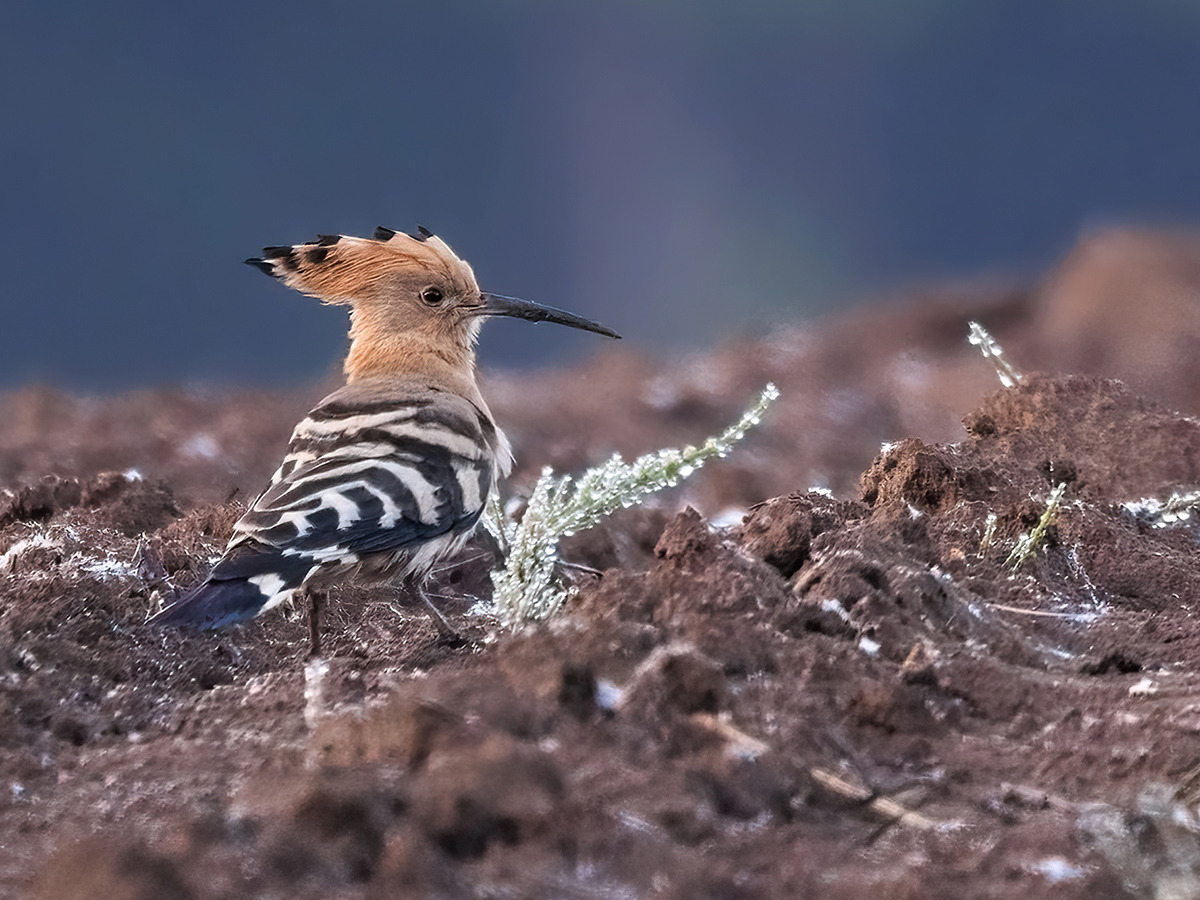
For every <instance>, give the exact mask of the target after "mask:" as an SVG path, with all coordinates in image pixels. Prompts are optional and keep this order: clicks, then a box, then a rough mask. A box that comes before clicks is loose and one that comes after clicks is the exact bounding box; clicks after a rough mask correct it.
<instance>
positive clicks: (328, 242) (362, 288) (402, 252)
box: [246, 226, 479, 304]
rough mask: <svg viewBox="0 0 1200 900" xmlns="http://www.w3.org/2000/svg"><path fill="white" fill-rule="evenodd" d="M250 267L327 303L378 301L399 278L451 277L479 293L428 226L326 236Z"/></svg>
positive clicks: (276, 250)
mask: <svg viewBox="0 0 1200 900" xmlns="http://www.w3.org/2000/svg"><path fill="white" fill-rule="evenodd" d="M262 254H263V255H262V257H253V258H251V259H248V260H246V263H247V265H251V266H254V267H255V268H257V269H260V270H261V271H263V272H265V273H266V274H268V275H270V276H271V277H272V278H275V279H277V280H279V281H282V282H283V283H284V284H286V285H287V286H288V287H290V288H295V289H296V290H298V291H301V292H303V293H305V294H310V295H312V296H314V297H317V298H318V299H320V300H321V301H323V302H325V303H336V304H344V303H354V302H357V301H362V300H370V299H372V298H374V297H377V296H378V295H379V294H380V293H381V290H382V289H386V288H387V287H388V286H389V285H391V284H394V283H395V282H396V280H397V279H406V280H407V279H419V278H420V277H422V276H424V275H428V276H432V277H433V278H435V279H437V280H444V279H448V280H449V281H450V283H452V284H453V285H455V286H456V287H457V288H459V289H460V290H461V291H462V293H463V294H469V293H478V291H479V286H478V284H477V283H476V281H475V274H474V272H473V271H472V270H471V267H470V265H468V264H467V263H466V262H465V261H464V260H462V259H460V258H459V257H458V256H457V255H456V254H455V253H454V251H453V250H451V249H450V247H449V245H448V244H446V242H445V241H443V240H442V239H441V238H439V237H437V236H436V235H435V234H433V232H431V231H429V230H428V229H427V228H424V227H421V226H418V229H417V233H416V234H405V233H404V232H402V231H393V230H392V229H390V228H384V227H383V226H380V227H379V228H376V229H375V233H374V234H372V235H371V237H369V238H360V237H351V236H349V235H338V234H322V235H318V236H317V239H316V240H315V241H310V242H308V243H305V244H294V245H292V246H290V247H264V248H263V251H262Z"/></svg>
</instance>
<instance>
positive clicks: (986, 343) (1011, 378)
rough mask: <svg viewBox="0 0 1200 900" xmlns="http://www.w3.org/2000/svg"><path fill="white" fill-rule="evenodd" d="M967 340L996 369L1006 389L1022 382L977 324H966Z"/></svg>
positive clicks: (997, 345)
mask: <svg viewBox="0 0 1200 900" xmlns="http://www.w3.org/2000/svg"><path fill="white" fill-rule="evenodd" d="M967 327H968V331H967V340H968V341H969V342H970V343H971V344H973V345H974V346H976V347H978V348H979V350H980V352H982V353H983V355H984V356H985V357H986V358H987V359H988V360H989V361H990V362H991V364H992V365H993V366H995V367H996V374H997V375H999V376H1000V383H1001V384H1002V385H1004V386H1005V387H1006V388H1010V387H1016V386H1017V385H1018V384H1020V383H1021V382H1022V380H1024V377H1025V376H1024V375H1022V374H1021V372H1020V371H1019V370H1018V369H1017V367H1016V366H1014V365H1013V364H1012V363H1010V362H1009V361H1008V360H1007V359H1006V358H1005V356H1004V349H1003V348H1002V347H1001V346H1000V345H999V344H997V343H996V339H995V338H993V337H992V336H991V335H990V334H988V332H987V329H985V328H984V327H983V326H982V325H980V324H979V323H978V322H970V323H968V326H967Z"/></svg>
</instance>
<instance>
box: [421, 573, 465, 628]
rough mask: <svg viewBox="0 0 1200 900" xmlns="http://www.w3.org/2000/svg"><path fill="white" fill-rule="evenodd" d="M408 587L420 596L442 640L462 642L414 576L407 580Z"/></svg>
mask: <svg viewBox="0 0 1200 900" xmlns="http://www.w3.org/2000/svg"><path fill="white" fill-rule="evenodd" d="M408 588H409V590H410V591H412V592H414V593H415V594H416V595H417V596H418V597H420V598H421V602H423V603H424V604H425V610H426V611H427V612H428V613H429V618H431V619H433V624H434V625H435V626H436V627H437V630H438V634H440V635H441V636H442V640H444V641H446V642H447V643H451V644H461V643H463V638H462V635H461V634H459V633H458V631H457V630H456V629H455V628H454V626H453V625H451V624H450V623H449V622H448V621H446V617H445V616H443V615H442V611H441V610H440V609H438V608H437V607H436V606H434V605H433V601H432V600H430V599H429V595H428V594H426V593H425V588H423V587H422V586H421V582H419V581H418V580H417V579H415V578H410V579H409V580H408Z"/></svg>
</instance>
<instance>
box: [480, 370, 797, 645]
mask: <svg viewBox="0 0 1200 900" xmlns="http://www.w3.org/2000/svg"><path fill="white" fill-rule="evenodd" d="M778 397H779V391H778V390H777V389H776V387H775V385H773V384H768V385H767V386H766V387H765V388H763V390H762V393H761V394H760V395H759V397H758V400H757V401H756V402H755V403H754V405H753V406H751V407H750V408H749V409H748V410H746V412H745V413H744V414H743V415H742V417H741V418H740V419H738V421H736V422H735V423H733V424H732V425H730V426H729V427H728V428H727V429H725V431H723V432H721V433H720V434H719V435H717V436H715V437H711V438H709V439H708V440H707V441H705V442H704V443H703V444H701V445H700V446H699V447H692V446H688V447H684V448H682V449H679V450H676V449H666V450H659V451H658V452H657V453H647V454H646V455H645V456H640V457H638V458H637V459H635V460H634V461H633V462H631V463H627V462H625V461H624V460H623V459H621V456H620V454H616V455H614V456H613V457H612V458H611V459H609V460H608V461H607V462H606V463H604V464H602V465H600V466H597V467H596V468H594V469H589V470H588V471H587V472H585V473H584V474H583V475H581V476H579V478H578V479H573V478H572V477H571V476H570V475H555V474H554V472H553V471H551V470H550V469H549V468H546V469H543V470H542V474H541V477H540V478H539V479H538V482H537V484H536V485H535V486H534V488H533V493H532V494H530V496H529V502H528V504H527V505H526V508H525V514H524V515H523V516H521V518H520V520H519V521H513V520H512V519H509V518H507V517H506V516H505V515H504V513H503V511H502V510H501V509H500V504H499V500H498V499H497V498H496V497H495V495H493V496H492V501H491V504H490V506H489V510H488V515H487V516H486V517H485V519H484V524H485V526H486V527H487V529H488V530H489V531H490V532H492V534H493V535H494V536H495V538H496V539H497V540H498V541H499V543H500V546H501V548H502V549H503V550H504V552H505V560H504V564H503V565H502V566H501V567H500V568H498V569H496V570H495V571H493V572H492V583H493V585H494V586H495V593H494V594H493V600H492V602H493V604H494V606H495V611H496V614H497V615H498V616H499V618H500V620H501V621H502V622H504V623H505V624H506V625H510V626H514V625H517V624H520V623H521V622H525V621H529V620H534V619H546V618H549V617H550V616H552V615H554V613H556V612H557V611H558V610H559V609H561V608H562V606H563V604H564V603H565V602H566V601H567V600H568V599H570V597H571V595H572V592H573V589H572V588H570V587H567V586H564V585H563V583H562V582H561V581H560V579H559V577H558V572H557V570H558V564H559V558H558V542H559V540H560V539H562V538H564V537H567V536H568V535H572V534H574V533H576V532H577V531H583V530H584V529H587V528H591V527H592V526H594V525H597V524H599V523H600V522H601V521H602V520H603V519H604V518H605V517H606V516H609V515H611V514H612V513H613V512H615V511H616V510H618V509H620V508H622V507H626V508H627V507H630V506H633V505H634V504H636V503H638V502H640V501H641V500H643V499H644V498H645V497H647V496H648V495H650V494H653V493H655V492H656V491H661V490H663V489H664V488H668V487H673V486H674V485H676V484H678V483H679V482H680V481H682V480H683V479H685V478H687V477H688V476H690V475H692V474H693V473H694V472H695V471H696V470H697V469H699V468H700V467H701V466H703V465H704V464H705V463H706V462H708V461H709V460H710V459H712V458H714V457H724V456H727V455H728V454H729V452H730V451H731V450H732V449H733V446H734V445H735V444H737V443H738V442H739V441H741V440H742V438H744V437H745V436H746V432H747V431H749V430H750V429H751V428H753V427H754V426H756V425H758V423H759V422H760V421H761V420H762V416H763V413H764V412H766V410H767V407H769V406H770V405H771V404H772V403H773V402H774V401H775V400H776V399H777V398H778Z"/></svg>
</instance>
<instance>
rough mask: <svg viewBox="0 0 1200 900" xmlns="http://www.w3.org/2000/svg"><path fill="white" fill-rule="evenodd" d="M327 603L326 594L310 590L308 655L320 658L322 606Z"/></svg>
mask: <svg viewBox="0 0 1200 900" xmlns="http://www.w3.org/2000/svg"><path fill="white" fill-rule="evenodd" d="M324 602H325V593H324V592H323V591H316V590H313V589H312V588H309V589H308V639H309V641H310V643H309V648H308V655H309V656H310V657H311V656H318V655H320V653H321V604H323V603H324Z"/></svg>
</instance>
